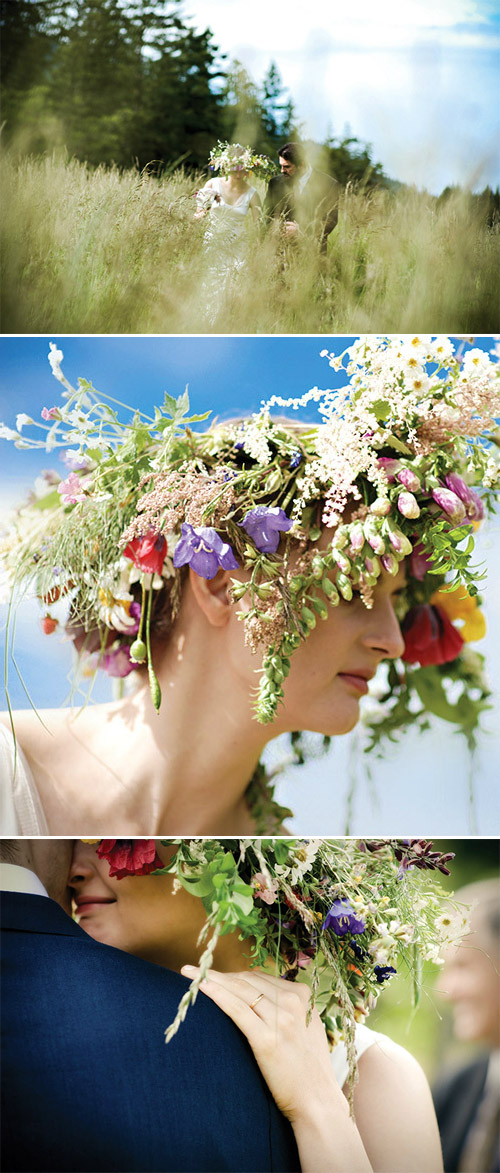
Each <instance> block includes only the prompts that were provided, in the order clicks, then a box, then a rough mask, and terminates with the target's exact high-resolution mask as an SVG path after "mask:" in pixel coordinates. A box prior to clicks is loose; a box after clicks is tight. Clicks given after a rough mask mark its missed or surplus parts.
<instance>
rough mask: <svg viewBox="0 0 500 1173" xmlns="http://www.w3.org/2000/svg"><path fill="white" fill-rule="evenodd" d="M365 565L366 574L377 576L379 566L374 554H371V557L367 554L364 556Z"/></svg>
mask: <svg viewBox="0 0 500 1173" xmlns="http://www.w3.org/2000/svg"><path fill="white" fill-rule="evenodd" d="M365 567H366V573H367V574H369V575H371V576H372V577H373V578H378V576H379V574H380V570H381V566H380V562H379V559H378V558H377V555H376V554H374V555H373V558H370V557H368V556H367V557H366V558H365Z"/></svg>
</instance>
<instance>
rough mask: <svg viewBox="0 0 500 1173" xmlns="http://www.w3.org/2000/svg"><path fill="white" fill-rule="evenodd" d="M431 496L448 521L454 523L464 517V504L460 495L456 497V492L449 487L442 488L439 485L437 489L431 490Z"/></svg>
mask: <svg viewBox="0 0 500 1173" xmlns="http://www.w3.org/2000/svg"><path fill="white" fill-rule="evenodd" d="M432 496H433V498H434V500H435V502H436V505H439V508H440V509H442V511H443V513H446V514H447V516H448V517H449V519H450V521H452V522H453V523H454V524H456V523H457V522H459V521H463V519H464V517H465V505H464V503H463V501H461V500H460V497H457V494H456V493H453V492H452V490H451V489H443V488H441V487H440V488H438V489H433V490H432Z"/></svg>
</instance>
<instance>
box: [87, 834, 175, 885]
mask: <svg viewBox="0 0 500 1173" xmlns="http://www.w3.org/2000/svg"><path fill="white" fill-rule="evenodd" d="M97 854H98V856H99V859H107V860H108V863H109V874H110V876H115V877H116V879H117V880H122V879H123V877H124V876H149V873H150V872H155V871H156V870H157V868H162V867H163V860H162V859H160V856H159V855H158V853H157V850H156V844H155V841H154V839H101V842H100V844H99V847H98V848H97Z"/></svg>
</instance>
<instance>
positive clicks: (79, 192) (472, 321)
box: [1, 154, 500, 334]
mask: <svg viewBox="0 0 500 1173" xmlns="http://www.w3.org/2000/svg"><path fill="white" fill-rule="evenodd" d="M205 178H206V176H200V177H199V178H198V183H196V181H195V180H194V179H193V177H192V176H191V175H187V174H185V173H184V172H183V171H182V170H178V171H175V172H173V173H172V174H169V175H167V176H164V177H163V178H160V179H159V178H157V177H156V176H153V175H150V174H138V172H137V171H127V172H121V171H118V170H116V169H109V168H104V167H98V168H96V169H92V168H90V167H88V166H86V165H85V164H83V163H80V162H77V161H75V160H72V161H68V160H67V159H66V158H64V157H61V156H58V155H53V156H51V157H43V158H40V157H37V158H26V157H24V158H21V159H20V158H19V157H17V158H16V157H15V156H14V155H12V156H10V155H9V154H7V155H6V156H5V157H4V159H3V181H2V186H3V192H2V197H3V198H2V204H3V209H4V210H3V217H2V258H3V259H2V265H3V273H2V294H1V298H2V301H1V305H2V330H3V332H4V333H43V332H46V331H49V330H50V331H52V330H53V331H57V332H59V333H146V334H147V333H162V334H163V333H166V334H169V333H172V334H182V333H194V334H196V333H223V334H228V333H235V334H254V333H262V334H274V333H282V334H288V333H290V334H291V333H304V334H307V333H323V332H331V333H357V332H361V333H372V332H373V333H378V332H383V333H390V332H398V333H399V332H403V333H404V332H413V331H419V332H424V331H426V332H432V333H436V332H443V333H447V332H451V333H466V334H478V333H491V332H495V331H497V330H498V328H499V324H500V313H499V305H500V299H499V272H500V267H499V252H500V249H499V245H500V228H499V225H498V224H496V225H493V226H491V225H488V223H487V222H486V218H485V215H484V210H481V207H480V204H479V201H477V200H476V201H475V200H474V199H473V198H472V197H471V196H470V195H469V194H468V193H467V192H463V191H460V190H457V191H454V192H452V193H451V194H450V195H449V196H448V198H447V199H439V200H438V199H437V198H436V197H434V196H431V195H429V194H428V193H426V192H419V191H416V190H414V189H400V190H399V191H396V192H392V191H386V190H377V189H376V190H372V191H362V190H354V189H353V188H351V187H349V186H348V187H347V188H346V189H345V190H344V191H343V194H342V198H341V205H340V214H339V223H338V226H337V228H336V229H335V231H334V232H333V233H332V234H331V236H330V239H329V242H328V253H327V256H326V257H325V258H323V259H321V258H319V257H318V255H317V253H316V251H315V249H314V247H312V246H311V244H310V243H309V242H307V241H306V240H303V241H302V242H301V243H299V244H298V245H295V247H291V246H288V247H287V248H286V249H285V247H284V246H283V244H282V243H281V241H280V238H279V235H278V233H277V232H266V231H265V230H263V229H262V228H259V227H257V226H254V225H252V224H250V225H249V231H248V248H247V255H246V258H245V263H244V264H243V265H242V266H241V268H240V269H239V270H238V271H237V272H234V273H233V274H231V275H230V276H229V278H228V277H225V276H224V273H223V265H221V268H220V272H219V269H218V258H217V253H215V256H214V253H213V251H212V252H211V253H210V254H208V253H207V250H206V248H205V247H204V231H205V228H204V224H203V222H200V221H194V220H193V212H194V210H195V201H194V198H193V195H194V191H195V189H196V187H197V186H201V184H202V183H203V182H204V180H205ZM260 195H261V197H262V198H263V196H264V189H262V190H261V191H260Z"/></svg>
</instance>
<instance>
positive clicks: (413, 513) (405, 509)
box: [398, 493, 420, 517]
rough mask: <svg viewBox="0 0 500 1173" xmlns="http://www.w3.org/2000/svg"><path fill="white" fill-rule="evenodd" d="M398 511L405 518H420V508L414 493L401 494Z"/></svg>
mask: <svg viewBox="0 0 500 1173" xmlns="http://www.w3.org/2000/svg"><path fill="white" fill-rule="evenodd" d="M398 509H399V512H400V513H402V514H403V517H420V506H419V504H418V501H417V498H416V497H414V496H413V493H400V494H399V497H398Z"/></svg>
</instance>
